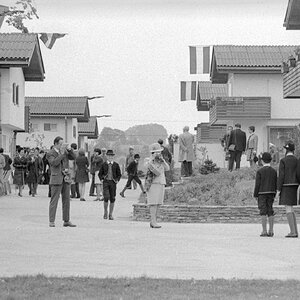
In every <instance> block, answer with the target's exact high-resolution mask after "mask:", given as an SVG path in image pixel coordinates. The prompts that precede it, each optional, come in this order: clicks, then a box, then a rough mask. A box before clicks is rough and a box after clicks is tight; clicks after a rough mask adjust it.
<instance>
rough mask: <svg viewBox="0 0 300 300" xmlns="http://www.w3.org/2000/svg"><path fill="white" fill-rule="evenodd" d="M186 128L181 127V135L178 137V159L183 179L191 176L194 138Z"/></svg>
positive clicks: (193, 158)
mask: <svg viewBox="0 0 300 300" xmlns="http://www.w3.org/2000/svg"><path fill="white" fill-rule="evenodd" d="M189 130H190V128H189V127H188V126H184V127H183V133H182V134H180V135H179V139H178V140H179V159H178V161H179V162H181V163H182V168H181V172H182V175H183V176H184V177H189V176H191V175H192V174H193V161H194V160H195V155H194V147H193V143H194V136H193V135H192V134H191V133H189Z"/></svg>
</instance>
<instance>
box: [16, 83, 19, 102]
mask: <svg viewBox="0 0 300 300" xmlns="http://www.w3.org/2000/svg"><path fill="white" fill-rule="evenodd" d="M16 105H19V86H18V85H17V86H16Z"/></svg>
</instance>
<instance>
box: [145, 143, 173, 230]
mask: <svg viewBox="0 0 300 300" xmlns="http://www.w3.org/2000/svg"><path fill="white" fill-rule="evenodd" d="M149 150H150V153H151V157H150V158H149V160H148V161H147V163H146V166H147V176H146V181H148V185H146V186H147V188H146V192H147V204H148V205H149V208H150V217H151V221H150V227H151V228H161V226H160V225H158V224H157V212H158V207H159V205H161V204H163V200H164V195H165V184H166V178H165V171H169V170H170V167H169V164H168V163H167V162H166V161H165V160H164V158H163V157H162V155H161V151H162V150H163V148H162V147H161V146H160V144H158V143H154V144H152V145H150V146H149Z"/></svg>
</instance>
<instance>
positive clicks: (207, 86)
mask: <svg viewBox="0 0 300 300" xmlns="http://www.w3.org/2000/svg"><path fill="white" fill-rule="evenodd" d="M198 89H199V96H200V100H211V99H213V98H216V97H226V96H228V87H227V84H212V83H211V81H198Z"/></svg>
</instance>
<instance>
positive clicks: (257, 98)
mask: <svg viewBox="0 0 300 300" xmlns="http://www.w3.org/2000/svg"><path fill="white" fill-rule="evenodd" d="M296 48H297V47H296V46H234V45H225V46H214V47H213V54H212V62H211V71H210V79H211V84H212V86H214V85H215V84H223V85H224V84H225V85H227V93H228V94H227V95H226V96H224V93H221V94H220V95H214V97H212V98H211V99H210V101H209V104H207V97H205V96H201V89H200V88H199V90H200V92H198V94H197V97H198V99H197V104H198V105H197V107H198V110H207V111H209V124H207V123H201V124H198V126H197V133H198V141H199V140H201V139H202V140H204V138H205V137H206V138H207V136H208V137H210V136H213V138H212V139H211V141H209V138H208V139H207V140H206V143H207V144H211V143H216V145H218V147H213V148H212V147H211V146H209V148H212V149H210V151H209V152H210V153H208V155H209V156H210V157H212V156H213V155H214V153H213V152H214V151H217V152H219V153H221V152H220V149H219V148H220V144H219V143H217V142H216V137H215V136H214V135H215V133H213V131H215V130H216V127H215V126H219V129H220V138H221V137H222V134H224V131H225V128H226V126H227V125H234V124H235V123H240V124H241V125H242V130H244V131H245V132H246V133H247V135H248V127H249V126H251V125H254V126H255V128H256V133H257V135H258V137H259V141H258V152H263V151H268V150H269V143H272V144H274V145H276V146H277V147H278V149H279V150H281V151H282V153H281V154H282V155H283V148H282V146H283V144H284V142H285V141H286V140H287V139H289V138H290V137H291V132H292V130H293V127H294V126H295V125H296V124H299V123H300V115H299V111H300V101H299V98H298V99H297V98H293V99H285V98H284V95H283V74H282V62H283V61H287V59H288V58H289V56H290V55H292V54H294V51H295V49H296ZM199 84H201V83H199ZM202 94H203V93H202ZM222 126H223V128H224V129H223V130H222ZM204 127H205V130H201V128H202V129H203V128H204ZM210 131H211V132H210ZM221 133H222V134H221ZM210 142H211V143H210Z"/></svg>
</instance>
